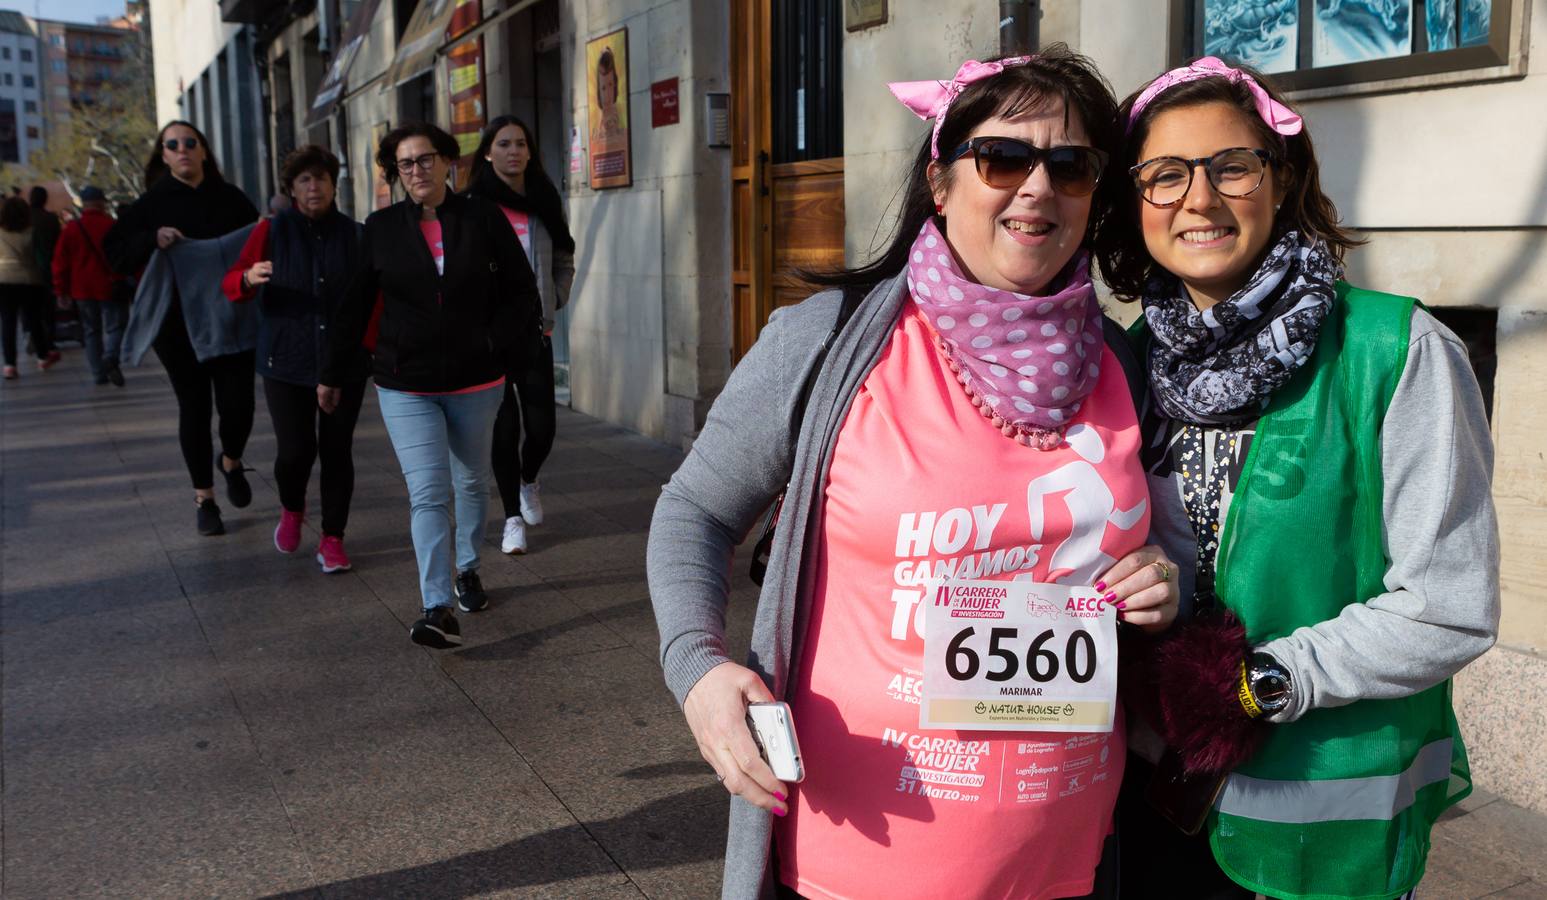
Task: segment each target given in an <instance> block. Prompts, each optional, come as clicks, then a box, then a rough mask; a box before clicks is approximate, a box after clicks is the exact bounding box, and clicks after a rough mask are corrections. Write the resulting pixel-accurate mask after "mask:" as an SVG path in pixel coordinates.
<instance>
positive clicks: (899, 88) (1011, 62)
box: [887, 56, 1033, 159]
mask: <svg viewBox="0 0 1547 900" xmlns="http://www.w3.org/2000/svg"><path fill="white" fill-rule="evenodd" d="M1032 59H1033V57H1030V56H1012V57H1009V58H1007V59H1001V60H997V61H995V62H986V63H985V62H978V61H977V60H975V59H969V60H967V61H966V62H964V63H962V64H961V68H959V69H957V70H956V77H955V78H952V79H951V80H950V81H894V82H892V83H891V84H888V85H887V88H889V89H890V90H891V92H892V95H893V96H894V97H896V98H897V99H898V100H901V101H902V105H903V106H906V107H907V108H909V109H911V110H913V112H914V114H915V115H917V116H918V117H919V118H920V119H924V120H926V121H927V120H929V119H934V120H935V130H934V133H933V134H931V135H930V137H929V155H930V157H931V158H932V159H939V158H940V125H941V123H943V122H944V121H945V113H946V110H948V109H950V108H951V104H952V103H954V102H956V98H957V97H959V96H961V92H962V91H965V90H966V89H967V85H969V84H972V83H973V82H975V81H982V80H983V79H985V78H992V77H993V76H995V75H998V74H999V73H1000V72H1003V71H1004V70H1005V69H1008V68H1010V67H1011V66H1024V65H1026V64H1027V63H1029V62H1031V60H1032Z"/></svg>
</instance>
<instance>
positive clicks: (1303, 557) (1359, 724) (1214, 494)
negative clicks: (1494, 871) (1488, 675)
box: [1097, 58, 1499, 898]
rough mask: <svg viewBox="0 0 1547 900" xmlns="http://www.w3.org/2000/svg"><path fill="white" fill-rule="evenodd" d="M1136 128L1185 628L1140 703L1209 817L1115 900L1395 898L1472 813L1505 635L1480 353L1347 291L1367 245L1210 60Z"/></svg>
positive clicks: (1159, 408) (1130, 119)
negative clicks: (1447, 815)
mask: <svg viewBox="0 0 1547 900" xmlns="http://www.w3.org/2000/svg"><path fill="white" fill-rule="evenodd" d="M1121 117H1122V121H1123V122H1124V123H1126V126H1127V143H1126V146H1125V149H1124V156H1125V159H1124V161H1122V162H1120V163H1119V165H1120V166H1121V167H1122V168H1125V169H1127V170H1128V172H1129V174H1130V175H1131V176H1132V181H1131V182H1129V183H1128V184H1119V185H1118V191H1119V195H1117V196H1114V197H1112V198H1111V203H1110V206H1109V209H1110V210H1111V212H1110V214H1109V216H1108V217H1107V219H1106V221H1105V222H1104V223H1103V224H1102V226H1101V230H1100V234H1099V236H1098V239H1097V247H1098V257H1099V260H1100V263H1101V268H1102V272H1103V274H1104V276H1105V278H1106V280H1107V282H1108V284H1109V285H1110V286H1111V287H1112V289H1113V290H1114V292H1115V293H1117V294H1118V295H1119V296H1120V297H1122V298H1124V299H1127V300H1138V301H1140V302H1141V303H1142V305H1143V309H1144V315H1143V319H1142V321H1141V322H1140V323H1139V324H1138V325H1137V326H1135V328H1134V330H1133V335H1134V338H1135V340H1136V342H1137V345H1138V349H1139V351H1140V359H1141V360H1144V361H1145V365H1146V368H1147V371H1148V374H1149V378H1150V394H1149V397H1148V398H1147V402H1146V404H1145V405H1146V410H1145V411H1144V414H1143V415H1142V417H1141V418H1142V424H1143V430H1144V434H1145V448H1144V450H1143V451H1142V452H1143V459H1142V463H1143V465H1144V466H1145V469H1146V471H1147V472H1148V473H1149V477H1150V491H1151V497H1152V502H1153V525H1152V529H1153V530H1152V534H1151V539H1152V540H1153V541H1154V542H1155V543H1157V544H1159V545H1160V546H1162V547H1163V548H1164V549H1165V551H1166V553H1167V555H1168V556H1170V557H1171V558H1173V559H1176V560H1178V561H1179V569H1180V571H1179V575H1180V578H1181V587H1182V598H1183V599H1182V604H1183V613H1184V616H1187V617H1188V618H1189V620H1190V621H1189V624H1188V625H1186V626H1185V627H1181V628H1178V629H1176V631H1175V633H1174V635H1172V636H1171V637H1169V638H1167V639H1166V640H1165V641H1164V642H1163V643H1161V644H1159V645H1157V646H1155V647H1153V648H1152V649H1151V652H1150V653H1149V654H1148V656H1147V659H1146V660H1145V662H1146V663H1147V665H1148V667H1149V676H1148V677H1147V678H1143V679H1130V681H1131V683H1142V684H1143V685H1144V686H1145V687H1146V689H1148V690H1150V691H1152V692H1153V694H1152V695H1151V696H1148V697H1143V698H1136V697H1134V696H1133V695H1132V694H1130V700H1131V701H1132V700H1135V699H1137V700H1138V701H1139V702H1138V704H1137V707H1138V708H1137V712H1138V713H1140V714H1141V715H1142V716H1144V717H1146V718H1148V719H1149V720H1150V723H1151V724H1152V725H1153V726H1154V728H1155V730H1156V731H1157V732H1158V733H1159V735H1160V736H1161V737H1162V738H1163V739H1164V741H1165V744H1166V745H1168V746H1169V747H1170V748H1171V750H1170V752H1171V753H1172V758H1173V759H1174V760H1179V762H1180V764H1181V766H1182V767H1183V768H1184V769H1185V770H1187V771H1188V772H1191V773H1199V774H1198V777H1197V778H1196V780H1195V782H1194V784H1198V785H1202V788H1201V790H1202V796H1203V800H1202V802H1201V803H1200V804H1198V806H1197V808H1198V810H1200V813H1201V811H1202V810H1205V809H1207V810H1209V811H1208V813H1207V817H1206V820H1205V821H1204V825H1203V827H1202V831H1201V832H1200V834H1199V836H1198V837H1197V838H1187V837H1185V836H1184V835H1183V834H1182V832H1180V831H1178V830H1177V829H1176V828H1174V827H1172V826H1171V825H1168V824H1165V823H1164V822H1163V821H1162V820H1160V819H1159V818H1158V817H1157V816H1156V814H1155V813H1154V812H1153V811H1152V809H1151V808H1150V807H1149V805H1147V804H1145V803H1144V802H1143V801H1142V799H1141V800H1139V802H1136V803H1129V804H1127V805H1126V807H1125V811H1124V813H1123V818H1122V820H1121V821H1122V829H1123V833H1124V834H1125V835H1131V836H1133V838H1134V839H1132V840H1124V843H1123V852H1124V855H1125V857H1126V860H1125V865H1124V870H1125V872H1124V888H1125V894H1127V895H1130V896H1154V895H1159V894H1160V893H1161V892H1164V894H1165V895H1168V896H1186V897H1220V898H1225V897H1251V896H1252V895H1253V894H1254V893H1260V894H1264V895H1266V896H1268V897H1274V898H1302V897H1304V898H1310V897H1316V898H1322V897H1358V898H1391V897H1398V896H1402V895H1403V894H1404V893H1406V892H1409V891H1411V890H1412V889H1413V888H1414V886H1415V885H1416V884H1417V883H1418V882H1419V880H1420V879H1421V878H1422V877H1423V872H1424V862H1425V859H1426V857H1427V854H1428V849H1429V831H1430V827H1431V826H1432V824H1433V822H1434V820H1435V818H1436V817H1437V816H1438V815H1439V814H1440V813H1441V812H1442V811H1443V810H1444V809H1445V808H1447V807H1448V806H1450V805H1451V804H1453V803H1455V802H1456V801H1457V800H1459V799H1461V798H1462V797H1464V796H1465V795H1466V794H1467V793H1468V792H1469V791H1470V790H1471V782H1470V777H1469V772H1468V767H1467V760H1466V749H1465V746H1464V745H1463V743H1462V740H1461V734H1460V731H1459V730H1458V728H1457V727H1456V720H1455V716H1454V714H1453V712H1452V709H1451V702H1450V681H1449V679H1450V677H1451V676H1452V675H1454V674H1455V673H1456V672H1457V671H1458V670H1459V669H1460V668H1461V667H1462V666H1464V665H1466V664H1467V663H1468V662H1470V661H1471V660H1472V659H1474V658H1476V657H1477V656H1478V655H1479V654H1481V653H1482V652H1483V651H1484V650H1486V649H1488V647H1489V646H1491V645H1492V643H1493V640H1494V637H1495V635H1496V633H1497V628H1498V615H1499V606H1498V534H1497V525H1496V522H1495V517H1494V510H1493V502H1492V498H1491V490H1490V480H1491V472H1492V463H1493V447H1492V443H1491V441H1490V438H1489V431H1488V421H1487V418H1486V414H1485V411H1484V407H1483V401H1482V397H1481V394H1480V392H1479V390H1478V387H1477V382H1476V379H1475V378H1474V376H1473V374H1472V371H1471V368H1470V366H1469V364H1468V361H1467V355H1466V349H1465V347H1464V346H1463V345H1462V344H1461V342H1460V341H1459V340H1458V339H1457V338H1456V336H1455V335H1454V334H1452V333H1451V332H1450V331H1448V330H1447V329H1446V328H1445V327H1444V326H1443V325H1441V324H1439V322H1437V321H1436V320H1435V319H1434V318H1433V317H1431V316H1430V315H1429V314H1428V313H1427V312H1425V311H1424V310H1423V309H1422V308H1421V307H1419V306H1417V305H1416V303H1415V301H1414V300H1412V299H1411V298H1406V297H1397V296H1393V295H1389V294H1380V293H1375V292H1373V291H1367V290H1362V289H1359V288H1355V287H1352V286H1350V285H1349V284H1348V283H1346V282H1345V281H1343V280H1342V276H1343V257H1344V254H1345V252H1346V251H1348V250H1349V249H1351V248H1352V247H1353V246H1355V245H1356V244H1358V243H1361V242H1360V241H1358V240H1357V239H1356V238H1355V236H1354V235H1353V234H1352V233H1350V232H1349V231H1347V230H1345V229H1344V228H1342V227H1341V226H1340V225H1339V223H1338V218H1337V211H1336V209H1335V208H1334V207H1333V204H1332V202H1331V201H1330V200H1329V199H1328V198H1327V197H1326V195H1324V194H1323V193H1322V191H1321V186H1320V183H1319V178H1318V169H1317V163H1316V157H1315V153H1314V150H1313V148H1312V145H1311V140H1310V136H1309V134H1308V133H1307V132H1306V129H1305V126H1304V124H1303V123H1302V122H1301V120H1300V117H1299V116H1298V115H1297V114H1296V113H1295V112H1294V111H1293V110H1292V109H1290V108H1289V106H1288V105H1287V104H1286V103H1285V102H1284V101H1283V99H1282V98H1281V97H1280V96H1279V95H1278V93H1277V92H1276V91H1275V90H1274V89H1273V88H1272V87H1271V86H1270V85H1269V84H1268V83H1267V82H1266V81H1265V80H1264V79H1262V78H1261V76H1259V75H1257V74H1256V73H1254V72H1252V71H1250V70H1246V69H1235V68H1231V67H1229V66H1227V65H1225V64H1224V63H1222V62H1220V61H1219V60H1217V59H1213V58H1205V59H1201V60H1198V61H1197V62H1195V63H1192V64H1191V65H1189V66H1185V67H1183V68H1180V69H1176V70H1173V71H1171V72H1167V73H1166V74H1164V75H1162V76H1160V77H1159V78H1157V79H1155V80H1154V81H1153V82H1151V83H1150V84H1149V85H1148V86H1146V87H1145V88H1144V89H1143V90H1141V91H1139V92H1138V93H1137V94H1135V95H1134V96H1132V97H1130V98H1129V99H1128V100H1127V101H1126V102H1125V103H1124V104H1123V107H1122V111H1121ZM1114 183H1116V182H1114ZM1130 686H1131V685H1130ZM1141 743H1142V742H1141V741H1140V740H1138V739H1137V738H1136V739H1135V740H1134V744H1133V745H1134V746H1135V747H1138V746H1139V745H1140V744H1141ZM1156 749H1157V750H1158V749H1159V745H1158V743H1157V745H1156ZM1154 755H1155V756H1157V757H1158V755H1159V754H1158V753H1156V754H1154ZM1130 770H1131V772H1132V773H1140V775H1139V777H1141V778H1142V777H1143V776H1144V774H1147V773H1149V772H1152V771H1153V769H1152V768H1151V767H1150V766H1148V765H1146V764H1144V763H1136V764H1132V765H1131V766H1130ZM1203 773H1215V777H1212V778H1210V777H1207V776H1206V775H1204V774H1203ZM1221 779H1223V782H1222V787H1221V788H1220V789H1219V792H1218V795H1217V797H1216V799H1214V801H1213V804H1212V808H1210V806H1209V800H1208V797H1209V796H1212V794H1211V791H1210V789H1209V788H1210V787H1211V786H1212V785H1217V784H1219V783H1220V780H1221ZM1171 786H1173V787H1174V786H1175V785H1174V783H1173V784H1172V785H1171ZM1128 787H1129V789H1130V794H1131V795H1132V794H1142V793H1144V785H1143V784H1142V783H1141V784H1138V785H1137V790H1136V791H1134V790H1131V789H1132V788H1134V787H1135V786H1134V785H1132V784H1130V785H1129V786H1128ZM1173 818H1175V817H1174V816H1173Z"/></svg>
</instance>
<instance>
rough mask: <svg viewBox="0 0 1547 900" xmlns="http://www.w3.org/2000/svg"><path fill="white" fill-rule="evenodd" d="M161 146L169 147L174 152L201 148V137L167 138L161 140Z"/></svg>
mask: <svg viewBox="0 0 1547 900" xmlns="http://www.w3.org/2000/svg"><path fill="white" fill-rule="evenodd" d="M161 146H163V147H165V148H167V149H168V150H170V151H172V152H173V153H176V152H177V151H178V150H197V149H199V139H198V138H196V137H191V138H167V139H166V140H164V141H162V142H161Z"/></svg>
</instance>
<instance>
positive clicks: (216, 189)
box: [102, 121, 258, 535]
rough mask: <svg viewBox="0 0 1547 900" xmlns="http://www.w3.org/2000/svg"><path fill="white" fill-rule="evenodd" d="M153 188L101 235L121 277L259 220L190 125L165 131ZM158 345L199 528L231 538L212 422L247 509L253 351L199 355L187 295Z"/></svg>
mask: <svg viewBox="0 0 1547 900" xmlns="http://www.w3.org/2000/svg"><path fill="white" fill-rule="evenodd" d="M145 184H146V185H147V189H146V191H145V193H144V194H142V195H140V199H138V200H136V201H134V203H133V205H131V206H130V207H129V208H128V209H127V210H125V211H124V213H123V214H122V215H121V216H119V218H118V222H117V224H115V225H114V226H113V229H112V230H111V231H109V232H108V233H107V237H106V238H104V239H103V241H102V245H103V246H102V249H103V252H104V253H106V254H107V258H108V262H109V263H110V264H111V265H112V266H113V268H114V269H115V270H117V271H118V272H120V273H123V274H136V273H138V272H139V271H140V270H141V269H143V268H144V267H145V264H146V262H148V261H149V260H150V257H151V254H152V253H154V252H155V251H156V250H158V249H161V250H165V249H167V248H168V247H171V246H172V245H173V244H175V243H177V242H178V241H180V240H183V239H184V238H192V239H204V238H216V237H220V236H222V235H225V234H228V233H230V232H232V231H235V230H237V229H239V228H242V227H243V226H245V225H250V224H251V223H252V222H254V221H256V220H257V218H258V210H257V209H256V208H255V207H254V206H253V205H252V201H250V200H248V199H247V195H246V194H244V193H242V190H241V188H238V187H236V186H235V185H233V184H231V183H229V182H227V181H226V180H225V179H224V178H222V177H221V176H220V167H219V166H218V165H216V163H215V157H214V154H213V153H212V152H211V150H210V147H209V141H208V140H206V139H205V137H204V135H203V133H202V132H200V131H199V129H197V128H195V127H194V126H193V125H192V124H191V123H188V122H182V121H177V122H172V123H170V124H168V125H167V126H166V127H164V128H162V129H161V133H160V134H159V135H158V136H157V137H156V146H155V149H153V150H152V151H151V156H150V160H149V162H147V163H146V165H145ZM152 346H153V347H155V350H156V355H157V356H158V357H160V359H161V364H162V365H163V366H165V367H166V371H167V378H168V379H169V380H170V381H171V382H172V390H173V392H174V393H175V394H176V395H177V438H178V442H179V443H180V444H181V445H182V451H183V462H184V464H186V465H187V467H188V477H189V478H190V479H192V480H193V494H194V503H196V504H197V505H198V517H197V522H198V528H199V533H200V534H203V535H217V534H224V533H225V530H226V529H225V525H224V523H222V522H221V519H220V507H219V506H218V505H217V504H216V503H215V473H214V462H213V460H214V456H215V449H214V443H213V441H211V439H210V421H211V419H212V418H213V415H214V411H215V410H216V409H218V410H219V411H220V447H221V455H220V468H221V473H222V474H223V475H224V476H225V479H226V496H227V497H228V498H229V499H230V501H231V505H232V506H236V507H244V506H246V505H247V504H249V503H251V502H252V487H251V485H249V484H248V483H247V476H246V475H244V474H243V468H242V453H243V451H244V450H245V449H246V448H247V438H248V437H249V436H250V435H251V434H252V419H253V408H254V398H253V384H252V380H253V352H252V351H250V350H248V351H243V352H238V353H230V354H226V355H224V356H216V357H211V358H209V359H205V360H204V361H202V362H201V361H200V360H199V358H198V357H197V356H196V355H195V353H194V349H193V341H192V339H191V338H190V335H189V333H188V324H187V317H186V316H185V314H184V311H183V308H182V300H181V298H179V302H176V303H173V304H172V305H171V308H170V309H169V310H168V312H167V316H166V318H165V319H164V320H163V321H162V324H161V330H160V331H159V332H157V334H156V339H155V342H154V343H153V344H152ZM212 392H213V394H214V397H215V402H214V407H213V408H212V407H211V405H210V394H211V393H212Z"/></svg>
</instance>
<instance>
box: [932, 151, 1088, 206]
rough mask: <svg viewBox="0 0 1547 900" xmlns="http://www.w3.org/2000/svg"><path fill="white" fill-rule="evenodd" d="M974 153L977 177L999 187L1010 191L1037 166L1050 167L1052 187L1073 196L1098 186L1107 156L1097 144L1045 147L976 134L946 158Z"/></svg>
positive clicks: (1048, 171) (998, 188)
mask: <svg viewBox="0 0 1547 900" xmlns="http://www.w3.org/2000/svg"><path fill="white" fill-rule="evenodd" d="M968 153H971V154H972V156H973V159H974V161H976V163H977V169H978V178H979V179H980V180H981V181H982V182H983V183H984V184H986V185H988V186H989V187H991V188H995V189H996V190H1001V191H1004V190H1009V189H1010V188H1013V187H1016V186H1017V185H1019V184H1020V183H1021V182H1023V181H1025V180H1026V176H1028V175H1030V174H1031V173H1032V172H1033V171H1034V170H1035V169H1036V168H1037V166H1038V165H1041V166H1043V167H1044V168H1045V169H1046V170H1047V177H1048V181H1050V182H1052V184H1053V190H1055V191H1057V192H1059V193H1060V194H1064V195H1067V196H1070V197H1084V196H1085V195H1087V194H1089V193H1090V192H1091V191H1094V190H1095V189H1096V182H1098V181H1100V180H1101V170H1102V169H1104V168H1105V167H1106V164H1107V155H1106V154H1105V153H1103V152H1102V151H1100V150H1097V149H1096V148H1094V147H1047V148H1045V149H1044V148H1042V147H1038V146H1035V145H1033V144H1028V143H1026V142H1025V141H1021V140H1016V139H1015V138H1007V137H975V138H973V139H972V140H970V141H968V142H966V143H965V144H962V145H961V146H959V147H957V148H956V149H955V150H952V151H951V155H950V156H949V157H948V158H946V159H945V160H943V162H946V163H953V162H956V161H957V160H958V159H961V158H962V157H963V156H966V155H967V154H968Z"/></svg>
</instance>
